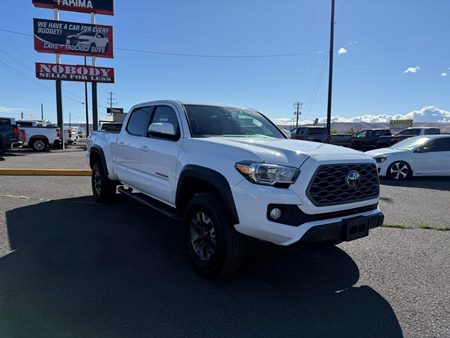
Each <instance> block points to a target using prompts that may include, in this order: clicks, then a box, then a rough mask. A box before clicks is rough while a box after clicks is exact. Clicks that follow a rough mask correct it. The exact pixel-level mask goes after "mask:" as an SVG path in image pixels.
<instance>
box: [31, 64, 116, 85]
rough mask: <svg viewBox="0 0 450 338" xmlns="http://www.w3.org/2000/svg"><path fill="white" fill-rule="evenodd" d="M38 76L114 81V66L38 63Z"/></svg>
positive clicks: (63, 79) (47, 78) (40, 77)
mask: <svg viewBox="0 0 450 338" xmlns="http://www.w3.org/2000/svg"><path fill="white" fill-rule="evenodd" d="M36 77H37V78H38V79H41V80H62V81H82V82H100V83H114V68H106V67H93V66H82V65H63V64H54V63H36Z"/></svg>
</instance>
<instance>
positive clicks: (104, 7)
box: [33, 0, 114, 15]
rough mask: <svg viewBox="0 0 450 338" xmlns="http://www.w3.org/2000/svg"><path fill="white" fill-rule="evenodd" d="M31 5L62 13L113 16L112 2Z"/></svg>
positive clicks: (51, 0) (60, 0) (40, 1)
mask: <svg viewBox="0 0 450 338" xmlns="http://www.w3.org/2000/svg"><path fill="white" fill-rule="evenodd" d="M33 5H34V6H36V7H42V8H57V9H61V10H63V11H72V12H83V13H96V14H105V15H114V1H113V0H33Z"/></svg>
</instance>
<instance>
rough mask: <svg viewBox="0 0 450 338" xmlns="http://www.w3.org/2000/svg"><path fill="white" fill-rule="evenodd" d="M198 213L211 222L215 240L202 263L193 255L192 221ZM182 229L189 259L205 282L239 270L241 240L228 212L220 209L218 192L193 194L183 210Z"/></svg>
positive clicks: (241, 250)
mask: <svg viewBox="0 0 450 338" xmlns="http://www.w3.org/2000/svg"><path fill="white" fill-rule="evenodd" d="M201 213H203V214H204V215H206V217H207V218H208V219H210V220H211V221H212V227H213V229H214V238H215V249H214V252H213V253H212V254H211V256H210V257H209V258H208V259H206V260H205V259H202V258H201V257H200V256H199V254H198V253H196V250H195V248H194V245H195V244H194V242H193V238H194V237H195V230H194V229H195V225H194V224H193V222H195V221H196V220H197V216H198V215H199V214H201ZM183 228H184V232H185V240H186V246H187V251H188V255H189V259H190V261H191V264H192V266H193V268H194V269H195V271H196V272H197V273H198V274H199V275H201V276H203V277H206V278H209V279H220V278H224V277H227V276H231V275H233V274H235V273H236V272H237V271H238V270H239V268H240V266H241V265H242V262H243V260H244V258H245V252H246V243H245V238H244V237H243V236H242V235H241V234H239V233H238V232H237V231H236V230H235V229H234V226H233V222H232V219H231V217H230V214H229V211H228V210H227V209H226V208H225V207H224V202H223V200H222V198H221V197H220V195H219V194H218V193H215V192H210V193H200V194H196V195H194V197H192V199H191V200H190V201H189V203H188V205H187V207H186V209H185V212H184V216H183ZM193 233H194V235H193ZM208 233H209V232H208ZM197 249H198V246H197ZM204 258H205V257H204Z"/></svg>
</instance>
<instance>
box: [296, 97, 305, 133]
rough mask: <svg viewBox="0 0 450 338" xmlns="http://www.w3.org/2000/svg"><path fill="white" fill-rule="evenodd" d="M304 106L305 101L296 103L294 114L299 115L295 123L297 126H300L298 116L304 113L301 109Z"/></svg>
mask: <svg viewBox="0 0 450 338" xmlns="http://www.w3.org/2000/svg"><path fill="white" fill-rule="evenodd" d="M302 107H303V102H299V101H297V102H295V103H294V108H295V112H294V114H295V115H296V117H297V122H296V123H295V128H298V118H299V116H300V115H301V114H302V112H301V111H300V109H302Z"/></svg>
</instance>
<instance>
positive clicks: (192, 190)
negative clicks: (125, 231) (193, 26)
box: [88, 101, 384, 277]
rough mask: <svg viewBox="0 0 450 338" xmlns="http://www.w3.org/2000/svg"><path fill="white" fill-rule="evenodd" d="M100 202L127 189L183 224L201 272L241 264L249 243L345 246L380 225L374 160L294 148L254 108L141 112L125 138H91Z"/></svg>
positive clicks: (326, 148)
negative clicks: (256, 240) (250, 240)
mask: <svg viewBox="0 0 450 338" xmlns="http://www.w3.org/2000/svg"><path fill="white" fill-rule="evenodd" d="M88 150H89V162H90V165H91V168H92V189H93V194H94V197H95V199H96V200H97V201H99V202H104V201H108V200H111V198H113V197H114V195H115V194H116V187H117V186H118V185H121V186H122V187H119V191H120V192H121V193H123V194H126V195H128V196H130V197H133V198H135V199H137V200H139V201H141V202H143V203H145V204H146V205H149V206H151V207H153V208H156V209H158V210H160V211H162V212H163V213H164V214H165V215H168V216H171V217H173V218H176V219H180V220H182V222H183V225H184V229H185V231H186V232H185V233H186V247H187V250H188V253H189V256H190V258H191V261H192V262H193V266H194V267H195V268H196V270H197V271H198V272H200V273H201V274H202V275H205V276H208V277H217V276H224V275H227V274H231V273H233V272H235V271H236V270H237V269H238V267H239V266H240V264H241V262H242V260H243V258H244V255H245V247H246V237H252V238H256V239H259V240H262V241H267V242H271V243H274V244H277V245H282V246H290V245H295V244H298V243H302V242H326V243H337V242H340V241H348V240H353V239H356V238H360V237H363V236H367V235H368V233H369V229H371V228H374V227H377V226H380V225H381V224H382V223H383V219H384V216H383V214H382V212H381V211H380V210H379V209H378V199H379V181H378V174H377V167H376V164H375V161H374V160H373V159H372V158H371V157H369V156H368V155H365V154H363V153H360V152H357V151H355V150H351V149H347V148H342V147H337V146H333V145H327V144H323V143H316V142H308V141H298V140H289V139H287V138H286V136H285V135H284V134H283V133H282V132H281V131H280V130H279V129H278V128H277V127H276V126H275V125H274V124H273V123H272V122H271V121H270V120H268V119H267V118H266V117H264V116H263V115H262V114H260V113H258V112H257V111H255V110H252V109H246V108H239V107H233V106H229V105H212V104H199V103H190V102H180V101H154V102H147V103H142V104H139V105H136V106H135V107H133V108H132V109H131V111H130V113H129V114H128V115H127V118H126V120H125V121H124V124H123V127H122V130H121V132H120V133H119V134H113V133H104V132H94V133H92V134H91V136H90V137H89V140H88Z"/></svg>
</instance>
